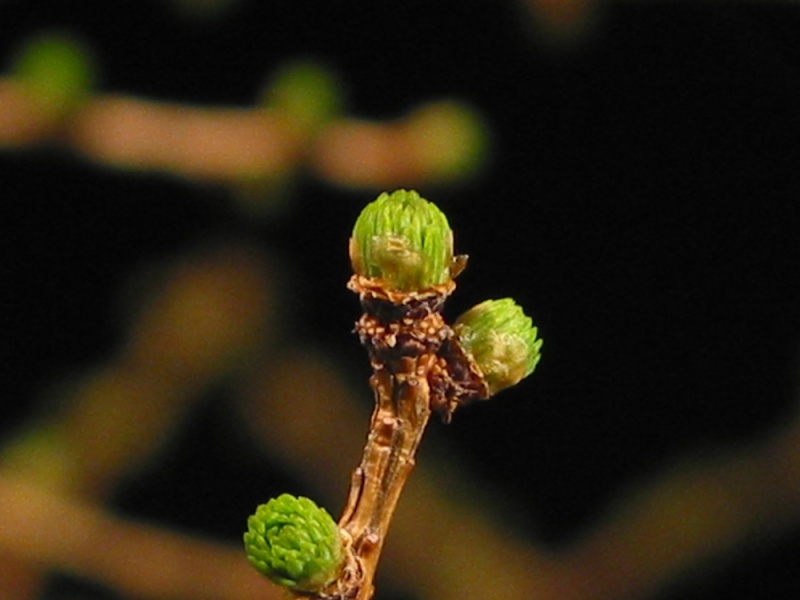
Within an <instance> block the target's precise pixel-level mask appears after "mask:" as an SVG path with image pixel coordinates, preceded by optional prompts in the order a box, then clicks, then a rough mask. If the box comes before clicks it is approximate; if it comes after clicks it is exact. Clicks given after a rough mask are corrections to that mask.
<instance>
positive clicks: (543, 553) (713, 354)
mask: <svg viewBox="0 0 800 600" xmlns="http://www.w3.org/2000/svg"><path fill="white" fill-rule="evenodd" d="M401 4H402V5H401ZM401 4H388V3H387V4H378V5H370V6H364V3H359V2H344V3H336V6H333V5H330V6H329V5H320V4H319V3H317V2H311V1H310V0H309V1H305V0H295V1H294V2H286V3H281V2H275V3H258V2H253V1H250V0H226V1H222V0H203V1H190V0H172V1H170V2H166V1H163V2H156V1H151V2H146V1H144V2H136V3H93V2H90V3H86V2H69V1H68V2H64V1H63V0H62V1H60V2H50V1H44V0H34V1H32V2H18V1H17V2H14V1H8V2H4V3H0V30H2V32H3V36H0V52H1V53H2V56H4V57H6V58H7V61H6V69H5V71H4V74H3V76H2V77H0V147H2V152H1V153H0V183H2V186H3V197H4V202H3V204H2V206H3V208H2V211H3V212H2V218H1V219H0V221H2V222H3V223H4V225H5V229H6V231H7V233H6V234H5V235H4V242H5V244H6V245H5V252H3V258H4V259H5V263H4V266H3V270H2V273H3V286H2V289H3V292H4V294H3V303H2V308H3V311H2V314H3V317H4V321H3V329H2V331H3V336H2V339H3V341H2V349H3V356H2V359H3V360H2V364H3V365H4V370H3V372H2V380H1V381H2V386H3V398H4V405H3V406H4V409H3V410H4V413H3V414H4V418H3V420H2V429H0V435H2V441H3V449H2V455H0V509H1V510H0V514H2V516H0V597H2V598H10V599H15V600H16V599H19V600H26V599H32V598H41V599H43V600H63V599H72V600H74V599H77V598H80V599H103V600H105V599H110V598H142V599H149V598H153V599H165V600H166V599H178V598H182V599H187V600H188V599H195V598H197V599H201V600H202V599H208V600H211V599H212V598H220V599H245V598H253V599H255V598H259V599H262V600H265V599H269V598H272V597H277V595H276V591H275V588H274V587H272V586H271V584H269V583H268V582H264V581H262V580H261V579H259V577H258V576H257V575H256V573H255V572H254V571H252V570H251V569H250V567H249V566H248V565H247V563H246V561H245V559H244V556H243V553H242V551H241V544H240V537H241V533H242V532H243V529H244V526H245V525H244V520H245V518H246V516H247V515H248V514H250V513H251V512H252V510H253V508H254V507H255V506H256V504H258V503H259V502H263V501H264V500H266V499H267V498H269V497H271V496H274V495H275V494H276V493H277V492H280V491H284V490H288V491H291V492H293V493H303V494H307V495H310V496H313V497H315V498H319V499H320V500H321V501H323V504H325V505H326V506H327V507H328V509H329V510H330V511H331V512H332V513H334V514H337V513H338V511H339V509H340V508H341V506H342V504H343V503H344V500H345V498H344V495H345V493H346V489H347V482H348V477H349V472H350V470H351V469H352V468H353V467H354V466H355V465H356V464H357V462H358V458H359V456H360V451H361V447H362V445H363V441H364V440H363V437H364V435H365V433H366V427H367V420H368V415H369V409H370V403H371V398H370V394H369V389H368V386H367V384H366V378H367V377H368V375H369V367H368V365H367V362H366V357H364V356H363V355H362V352H361V348H360V347H359V346H358V344H357V341H356V340H355V338H354V337H352V336H351V335H350V331H351V328H352V321H353V320H354V319H355V318H356V317H357V314H358V307H357V305H356V303H355V302H354V299H353V298H352V297H351V294H349V292H348V291H347V290H345V289H344V283H345V281H346V280H347V277H348V275H349V271H348V265H347V252H346V243H347V238H348V236H349V234H350V227H352V223H353V221H354V219H355V216H356V215H357V214H358V211H359V210H360V209H361V207H362V206H363V205H364V204H365V203H366V202H368V201H370V200H372V199H373V198H374V196H375V195H377V193H378V192H379V191H382V190H383V189H392V188H394V187H398V186H404V187H416V188H419V189H420V191H421V192H423V193H424V194H425V195H426V196H428V197H430V198H431V199H432V200H434V201H436V202H437V203H440V204H441V205H442V206H443V208H445V211H446V212H447V214H448V215H452V217H451V221H452V225H453V228H454V230H455V231H456V236H457V239H456V249H457V250H458V251H460V252H467V253H469V254H470V255H471V258H470V267H469V269H468V270H467V272H466V273H465V274H464V275H463V276H462V277H460V278H459V286H460V289H459V294H458V295H457V296H456V297H454V300H453V303H454V305H453V307H452V310H453V314H458V313H459V312H461V310H463V309H464V308H466V307H468V306H471V305H472V304H474V303H475V302H477V301H478V300H481V299H483V298H482V297H477V296H471V294H477V293H480V294H483V293H484V292H486V291H487V290H488V291H489V293H490V294H491V295H493V296H496V297H500V296H506V295H511V296H514V297H515V298H516V299H517V300H518V301H520V303H521V304H523V305H524V306H526V307H528V306H529V307H531V312H532V313H533V314H534V315H536V320H537V323H538V324H540V327H541V328H542V335H543V337H544V338H546V339H547V347H546V349H545V356H544V360H543V361H542V364H541V365H540V366H539V368H538V369H537V373H536V376H535V377H534V378H533V379H532V380H531V381H530V382H527V383H526V384H524V385H522V386H520V389H518V390H517V389H515V390H509V391H508V392H504V393H503V394H502V395H500V396H499V397H498V398H497V399H495V400H493V401H492V402H490V403H486V404H485V405H481V406H475V407H470V408H469V409H467V410H464V411H463V413H460V414H457V416H456V418H455V420H454V423H453V424H452V425H451V426H449V427H447V428H445V427H438V426H433V427H431V431H430V432H429V435H428V436H427V438H426V441H425V443H424V445H423V448H422V451H421V456H420V464H419V466H418V467H417V470H416V471H415V473H414V474H413V475H412V478H411V482H410V486H409V489H408V490H407V492H406V494H405V495H404V497H403V499H402V500H401V503H400V507H399V509H398V515H397V519H396V522H395V524H394V526H393V529H392V534H391V535H390V536H389V539H388V542H387V547H386V555H385V558H384V561H383V562H382V565H381V569H380V570H379V576H380V578H381V580H380V581H379V582H378V589H379V590H380V592H379V596H378V597H379V598H383V599H385V600H388V599H390V598H398V599H399V598H403V599H407V598H436V599H437V600H447V599H449V598H452V599H454V600H455V599H458V600H471V599H473V598H474V599H475V600H478V599H485V598H495V597H504V598H532V597H535V598H540V599H542V600H549V599H551V598H552V599H553V600H556V599H558V600H592V599H597V600H600V599H623V598H645V597H648V598H657V599H659V600H670V599H672V598H681V599H682V600H686V599H687V598H700V597H702V598H704V599H709V598H726V599H728V598H730V597H732V596H736V595H740V594H744V595H749V597H770V598H772V599H780V598H787V599H788V598H796V597H797V593H798V591H800V582H798V580H797V579H796V574H795V571H796V569H795V562H796V561H795V556H796V551H797V547H798V543H799V542H798V540H800V537H799V536H798V531H799V529H798V523H799V522H800V518H799V517H800V515H799V514H798V507H800V502H799V500H800V498H798V481H800V477H799V475H800V474H799V473H798V469H800V443H798V435H800V434H798V431H800V429H798V428H799V427H800V425H798V423H799V422H800V421H798V416H797V400H798V388H800V384H799V383H798V380H797V366H798V361H799V360H800V358H799V357H798V340H800V302H798V290H797V289H796V288H797V286H796V280H797V273H798V272H800V269H798V267H800V264H798V262H799V261H798V259H797V253H796V252H795V251H794V250H793V248H794V246H795V245H796V237H797V231H798V230H800V204H798V202H797V192H798V189H800V186H799V185H798V184H800V180H798V171H797V169H796V164H795V163H796V161H795V159H794V148H796V146H797V140H798V139H800V120H798V119H797V106H798V105H800V103H798V100H800V87H798V85H797V84H798V81H800V78H799V77H798V58H799V57H800V46H798V43H797V36H796V35H794V32H795V31H796V27H797V25H798V24H800V23H799V21H800V15H798V14H797V12H796V9H795V6H794V4H795V3H793V2H774V3H753V2H742V3H719V2H711V1H709V2H700V1H688V0H687V1H685V2H648V3H643V2H631V1H625V2H605V1H603V2H601V1H595V2H590V1H587V0H583V1H580V0H558V1H533V2H523V1H521V0H520V1H518V2H512V1H509V2H503V3H499V4H487V3H485V2H479V1H475V2H466V3H465V2H463V1H462V2H458V3H456V2H449V1H445V2H442V3H437V5H436V6H431V4H430V3H428V2H410V3H401ZM297 57H303V58H300V59H298V58H297ZM308 57H310V58H308ZM265 72H268V73H270V76H269V77H268V78H267V79H266V82H265V83H264V84H263V85H262V84H261V83H260V82H261V81H262V79H263V74H264V73H265Z"/></svg>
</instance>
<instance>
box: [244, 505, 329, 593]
mask: <svg viewBox="0 0 800 600" xmlns="http://www.w3.org/2000/svg"><path fill="white" fill-rule="evenodd" d="M244 547H245V552H246V553H247V559H248V560H249V561H250V564H252V565H253V567H255V568H256V570H257V571H259V572H260V573H262V574H264V575H266V576H267V577H268V578H269V579H271V580H272V581H273V582H275V583H277V584H279V585H282V586H284V587H288V588H290V589H293V590H297V591H302V592H315V591H318V590H320V589H322V588H323V587H325V585H327V584H328V583H330V582H331V581H333V580H334V579H336V577H337V576H338V572H339V568H340V567H341V564H342V562H343V557H344V554H343V550H342V539H341V536H340V534H339V527H338V526H337V525H336V523H335V522H334V520H333V519H332V518H331V516H330V515H329V514H328V512H327V511H326V510H325V509H324V508H320V507H319V506H317V505H316V504H314V502H313V501H312V500H309V499H308V498H303V497H295V496H292V495H290V494H282V495H280V496H278V497H277V498H273V499H272V500H270V501H269V502H267V503H266V504H261V505H260V506H259V507H258V508H257V509H256V513H255V514H254V515H252V516H250V518H248V519H247V533H245V534H244Z"/></svg>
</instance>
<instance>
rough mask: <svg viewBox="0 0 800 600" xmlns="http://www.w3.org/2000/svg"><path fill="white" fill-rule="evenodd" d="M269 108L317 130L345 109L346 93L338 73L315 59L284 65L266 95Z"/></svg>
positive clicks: (271, 81)
mask: <svg viewBox="0 0 800 600" xmlns="http://www.w3.org/2000/svg"><path fill="white" fill-rule="evenodd" d="M262 95H263V101H264V104H265V105H266V106H268V107H269V108H273V109H276V110H279V111H282V112H284V113H285V114H286V115H288V116H290V117H293V118H295V119H296V120H297V123H298V125H300V126H302V127H304V128H305V129H307V130H308V131H316V130H317V129H319V128H320V127H321V126H323V125H325V124H326V123H328V122H330V121H331V120H332V119H333V118H335V117H336V116H337V115H339V114H340V113H341V112H342V110H343V104H344V99H343V96H344V93H343V91H342V85H341V83H340V82H339V80H338V78H337V77H336V74H335V73H334V72H333V71H332V70H331V69H329V68H328V67H326V66H325V65H323V64H320V63H317V62H314V61H312V60H297V61H291V62H288V63H286V64H285V65H283V66H282V67H281V68H280V69H279V70H278V72H277V73H276V74H275V75H274V76H273V77H272V79H271V80H270V82H269V84H268V87H267V88H266V89H265V91H264V92H263V94H262Z"/></svg>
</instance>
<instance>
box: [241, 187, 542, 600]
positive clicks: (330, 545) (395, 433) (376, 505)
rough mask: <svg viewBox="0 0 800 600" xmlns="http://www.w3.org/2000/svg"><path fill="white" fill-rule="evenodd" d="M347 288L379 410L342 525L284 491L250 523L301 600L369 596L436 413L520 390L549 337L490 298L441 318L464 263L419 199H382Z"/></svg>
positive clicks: (270, 569) (260, 546) (372, 208)
mask: <svg viewBox="0 0 800 600" xmlns="http://www.w3.org/2000/svg"><path fill="white" fill-rule="evenodd" d="M350 259H351V262H352V265H353V271H354V275H353V276H352V278H351V279H350V281H349V283H348V287H349V288H350V289H351V290H352V291H353V292H355V293H356V294H358V296H359V300H360V301H361V306H362V308H363V310H364V314H363V315H362V317H361V318H360V319H359V320H358V322H357V323H356V332H357V333H358V336H359V339H360V340H361V343H362V344H363V345H364V346H365V347H366V349H367V352H368V354H369V358H370V362H371V364H372V368H373V375H372V377H371V378H370V385H371V386H372V389H373V391H374V393H375V409H374V411H373V413H372V418H371V422H370V430H369V434H368V436H367V443H366V446H365V447H364V455H363V458H362V461H361V464H360V465H359V466H358V467H357V468H356V469H355V471H353V474H352V478H351V485H350V494H349V497H348V501H347V505H346V507H345V510H344V513H343V514H342V517H341V518H340V520H339V523H338V526H337V525H335V524H334V523H333V521H332V520H331V519H330V517H329V516H328V514H327V512H325V511H324V510H323V509H321V508H318V507H317V506H316V505H315V504H314V503H313V502H311V501H310V500H308V499H306V498H299V499H298V498H294V497H292V496H288V495H283V496H281V497H280V498H278V499H277V501H276V500H271V501H270V502H268V503H267V504H263V505H261V506H259V507H258V509H257V511H256V514H255V515H253V516H252V517H250V519H249V521H248V532H247V533H246V534H245V536H244V539H245V548H246V551H247V554H248V558H249V560H250V562H251V563H252V564H253V565H254V566H255V567H256V568H257V569H258V570H259V571H261V572H262V573H264V574H265V575H266V576H267V577H269V578H270V579H272V580H273V581H275V582H276V583H279V584H281V585H284V586H286V587H289V588H290V589H292V590H293V591H294V593H295V594H296V596H298V597H307V598H319V599H325V600H344V599H347V598H352V599H356V600H368V599H369V598H371V597H372V595H373V591H374V588H373V579H374V575H375V570H376V568H377V564H378V559H379V556H380V552H381V548H382V547H383V542H384V540H385V539H386V534H387V532H388V528H389V523H390V521H391V518H392V514H393V513H394V509H395V507H396V505H397V501H398V499H399V497H400V493H401V491H402V489H403V486H404V485H405V482H406V480H407V478H408V476H409V474H410V473H411V470H412V469H413V466H414V460H415V458H414V457H415V455H416V451H417V448H418V446H419V443H420V441H421V439H422V434H423V432H424V430H425V426H426V425H427V423H428V419H429V418H430V415H431V413H432V412H437V413H438V414H439V415H440V416H441V417H442V419H443V420H444V421H445V422H449V421H450V419H451V417H452V414H453V412H454V411H455V410H456V409H457V408H458V407H459V406H461V405H463V404H466V403H468V402H471V401H473V400H485V399H487V398H489V397H490V396H492V395H493V394H495V393H497V392H498V391H500V390H502V389H504V388H507V387H509V386H512V385H515V384H516V383H518V382H519V381H520V380H521V379H523V378H524V377H526V376H528V375H530V373H531V372H533V370H534V368H535V367H536V364H537V363H538V362H539V358H540V349H541V346H542V340H540V339H537V329H536V327H534V326H533V323H532V321H531V319H530V318H529V317H527V316H525V314H524V313H523V311H522V309H521V308H520V307H519V306H517V305H516V303H514V301H513V300H511V299H510V298H504V299H501V300H487V301H485V302H482V303H480V304H478V305H477V306H475V307H473V308H472V309H470V310H468V311H467V312H466V313H465V314H463V315H462V316H461V317H459V318H458V319H457V320H456V322H455V324H454V325H453V326H452V327H451V326H449V325H448V324H447V323H446V322H445V320H444V318H443V316H442V314H441V310H442V308H443V306H444V302H445V300H446V299H447V297H448V296H449V295H450V294H451V293H452V292H453V290H454V289H455V282H454V281H453V279H454V278H455V277H456V276H457V275H458V274H459V273H460V272H461V271H463V269H464V267H465V266H466V256H456V255H454V253H453V232H452V230H451V229H450V226H449V224H448V222H447V218H446V217H445V215H444V214H443V213H442V212H441V211H440V210H439V209H438V208H437V207H436V206H434V205H433V204H432V203H430V202H428V201H427V200H425V199H424V198H422V197H420V195H419V194H417V193H416V192H414V191H406V190H397V191H395V192H393V193H391V194H388V193H384V194H381V196H379V197H378V199H377V200H375V201H374V202H372V203H371V204H369V205H368V206H367V207H366V208H365V209H364V210H363V211H362V213H361V215H360V216H359V218H358V220H357V221H356V224H355V227H354V228H353V235H352V237H351V238H350Z"/></svg>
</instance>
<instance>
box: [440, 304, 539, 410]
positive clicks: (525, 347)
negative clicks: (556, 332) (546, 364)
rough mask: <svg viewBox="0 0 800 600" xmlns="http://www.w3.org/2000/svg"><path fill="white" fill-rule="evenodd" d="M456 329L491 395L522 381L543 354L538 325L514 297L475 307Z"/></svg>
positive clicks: (461, 319)
mask: <svg viewBox="0 0 800 600" xmlns="http://www.w3.org/2000/svg"><path fill="white" fill-rule="evenodd" d="M453 331H455V334H456V338H457V340H458V342H459V344H460V345H461V347H462V348H463V349H464V351H465V352H466V353H467V354H468V355H469V356H470V357H471V358H472V359H473V360H474V361H475V364H476V365H477V366H478V367H479V368H480V370H481V373H482V375H483V377H484V379H485V381H486V385H487V387H488V390H489V395H494V394H496V393H497V392H499V391H500V390H503V389H505V388H507V387H511V386H512V385H516V384H517V383H519V382H520V381H521V380H522V379H523V378H525V377H527V376H528V375H530V374H531V373H533V370H534V369H535V368H536V364H537V363H538V362H539V359H540V358H541V354H539V350H540V348H541V347H542V340H541V339H536V334H537V329H536V327H534V326H533V321H531V318H530V317H528V316H526V315H525V313H524V312H522V308H520V307H519V306H518V305H517V304H516V303H515V302H514V301H513V300H512V299H511V298H503V299H502V300H486V301H485V302H481V303H480V304H478V305H477V306H474V307H472V308H471V309H469V310H468V311H467V312H465V313H464V314H463V315H461V316H460V317H459V318H458V319H457V320H456V322H455V324H454V325H453Z"/></svg>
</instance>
